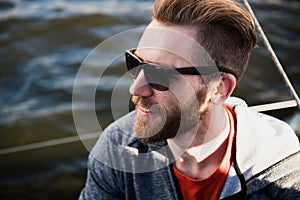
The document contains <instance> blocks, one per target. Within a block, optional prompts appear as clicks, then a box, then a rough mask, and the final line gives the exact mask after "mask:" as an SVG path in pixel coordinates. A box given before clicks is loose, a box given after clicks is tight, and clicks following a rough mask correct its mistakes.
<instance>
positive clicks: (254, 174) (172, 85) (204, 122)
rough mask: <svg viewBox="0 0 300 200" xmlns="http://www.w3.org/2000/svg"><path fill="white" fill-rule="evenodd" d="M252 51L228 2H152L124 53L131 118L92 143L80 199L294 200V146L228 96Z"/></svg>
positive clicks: (285, 129) (245, 18)
mask: <svg viewBox="0 0 300 200" xmlns="http://www.w3.org/2000/svg"><path fill="white" fill-rule="evenodd" d="M255 44H256V36H255V29H254V23H253V20H252V19H251V17H250V15H249V14H248V12H247V11H245V10H244V9H243V8H242V7H241V6H240V5H239V4H237V3H236V2H234V1H232V0H157V1H155V3H154V10H153V20H152V22H151V23H150V24H149V26H148V27H147V29H146V31H145V32H144V34H143V36H142V38H141V40H140V43H139V45H138V48H137V49H132V50H128V51H126V53H125V57H126V64H127V68H128V70H129V73H130V75H131V76H132V77H133V78H134V79H135V80H134V83H133V84H132V85H131V87H130V93H131V94H132V101H133V102H134V104H135V105H136V111H134V112H131V113H129V114H127V115H126V116H124V117H122V118H121V119H119V120H117V121H116V122H114V123H112V124H111V125H110V126H109V127H108V128H107V129H106V130H105V131H104V132H103V134H102V135H101V137H100V139H99V140H98V142H97V144H96V145H95V146H94V148H93V150H92V152H91V154H90V156H89V161H88V176H87V182H86V185H85V187H84V189H83V190H82V192H81V195H80V199H244V198H249V199H299V198H300V194H299V193H300V181H299V178H298V177H299V171H300V169H299V164H300V162H299V160H300V156H299V153H297V152H299V143H298V139H297V137H296V136H295V134H294V132H293V131H292V130H291V128H290V127H289V126H288V125H287V124H285V123H284V122H282V121H280V120H278V119H275V118H272V117H270V116H266V115H263V114H258V113H254V112H251V111H250V110H249V109H248V108H247V106H246V105H245V103H244V102H243V101H242V100H240V99H237V98H233V97H230V95H231V93H232V91H233V90H234V88H235V86H236V82H237V81H238V80H240V78H241V77H242V75H243V73H244V71H245V69H246V66H247V63H248V60H249V56H250V51H251V49H252V48H253V47H255Z"/></svg>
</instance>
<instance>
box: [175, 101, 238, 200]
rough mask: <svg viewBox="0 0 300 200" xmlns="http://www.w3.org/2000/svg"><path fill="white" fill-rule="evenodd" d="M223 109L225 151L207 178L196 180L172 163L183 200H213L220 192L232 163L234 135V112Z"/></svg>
mask: <svg viewBox="0 0 300 200" xmlns="http://www.w3.org/2000/svg"><path fill="white" fill-rule="evenodd" d="M225 109H226V111H227V114H228V117H229V122H230V131H229V136H228V138H227V139H226V140H225V141H224V142H226V143H227V144H228V146H227V149H226V153H225V155H224V157H223V159H222V162H221V163H220V165H219V167H218V168H217V170H216V171H215V172H214V173H213V174H212V175H211V176H209V177H208V178H205V179H201V180H198V179H193V178H190V177H188V176H186V175H184V174H182V173H181V172H180V171H179V170H178V169H176V167H175V166H174V165H173V170H174V174H175V176H176V178H177V181H178V185H179V188H180V191H181V194H182V196H183V199H185V200H193V199H195V200H199V199H204V200H213V199H214V200H215V199H218V198H219V196H220V194H221V191H222V189H223V186H224V183H225V180H226V177H227V174H228V171H229V169H230V165H231V163H232V159H231V149H232V143H233V137H234V135H235V134H234V133H235V113H234V112H233V111H232V110H231V108H229V107H225Z"/></svg>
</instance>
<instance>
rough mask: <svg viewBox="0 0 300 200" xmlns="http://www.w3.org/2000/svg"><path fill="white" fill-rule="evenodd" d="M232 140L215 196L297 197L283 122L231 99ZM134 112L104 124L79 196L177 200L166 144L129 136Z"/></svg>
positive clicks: (298, 180) (299, 189) (292, 153)
mask: <svg viewBox="0 0 300 200" xmlns="http://www.w3.org/2000/svg"><path fill="white" fill-rule="evenodd" d="M226 104H227V105H229V106H231V107H232V109H233V110H234V112H235V113H236V117H237V131H236V145H235V150H234V152H233V155H234V159H233V160H234V164H233V165H232V166H231V168H230V170H229V173H228V176H227V179H226V182H225V185H224V187H223V190H222V192H221V194H220V199H245V198H247V199H293V200H294V199H300V153H299V141H298V139H297V137H296V135H295V133H294V132H293V130H292V129H291V128H290V127H289V126H288V125H287V124H286V123H284V122H283V121H280V120H278V119H275V118H273V117H270V116H267V115H264V114H260V113H256V112H252V111H251V110H250V109H249V108H248V107H247V106H246V104H245V103H244V101H242V100H240V99H237V98H229V100H228V101H227V102H226ZM134 118H135V112H131V113H129V114H127V115H126V116H124V117H122V118H120V119H118V120H117V121H115V122H114V123H112V124H111V125H110V126H108V127H107V128H106V129H105V131H104V132H103V133H102V135H101V137H100V138H99V140H98V142H97V143H96V145H95V146H94V147H93V149H92V151H91V153H90V155H89V160H88V174H87V180H86V185H85V187H84V188H83V190H82V192H81V194H80V197H79V199H80V200H83V199H88V200H93V199H107V200H108V199H109V200H111V199H130V200H131V199H140V200H142V199H143V200H147V199H182V197H181V193H180V191H179V187H178V186H177V183H176V178H175V177H174V174H173V170H172V162H174V158H173V157H172V154H171V152H170V150H169V149H168V146H167V143H166V142H162V143H160V144H156V145H149V146H145V145H143V144H142V143H140V142H139V140H138V139H137V138H136V137H135V133H134V131H133V124H134V120H135V119H134Z"/></svg>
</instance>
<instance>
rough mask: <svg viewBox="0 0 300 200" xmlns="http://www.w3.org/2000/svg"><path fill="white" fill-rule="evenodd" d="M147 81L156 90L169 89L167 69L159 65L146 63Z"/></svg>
mask: <svg viewBox="0 0 300 200" xmlns="http://www.w3.org/2000/svg"><path fill="white" fill-rule="evenodd" d="M143 69H144V73H145V78H146V81H147V83H148V84H149V85H150V86H151V87H152V88H153V89H155V90H159V91H166V90H168V89H169V83H170V81H169V76H168V73H167V72H166V70H164V69H163V68H160V67H158V66H153V65H145V66H144V67H143Z"/></svg>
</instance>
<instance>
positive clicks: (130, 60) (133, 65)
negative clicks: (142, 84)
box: [125, 52, 141, 79]
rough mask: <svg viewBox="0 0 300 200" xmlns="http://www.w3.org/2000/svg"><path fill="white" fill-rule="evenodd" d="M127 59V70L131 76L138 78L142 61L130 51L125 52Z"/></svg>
mask: <svg viewBox="0 0 300 200" xmlns="http://www.w3.org/2000/svg"><path fill="white" fill-rule="evenodd" d="M125 60H126V66H127V70H128V72H129V74H130V76H131V77H132V78H134V79H136V78H137V76H138V75H139V73H140V71H141V67H140V65H141V62H140V61H139V60H138V58H136V57H135V56H134V55H132V54H131V53H129V52H126V53H125Z"/></svg>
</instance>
